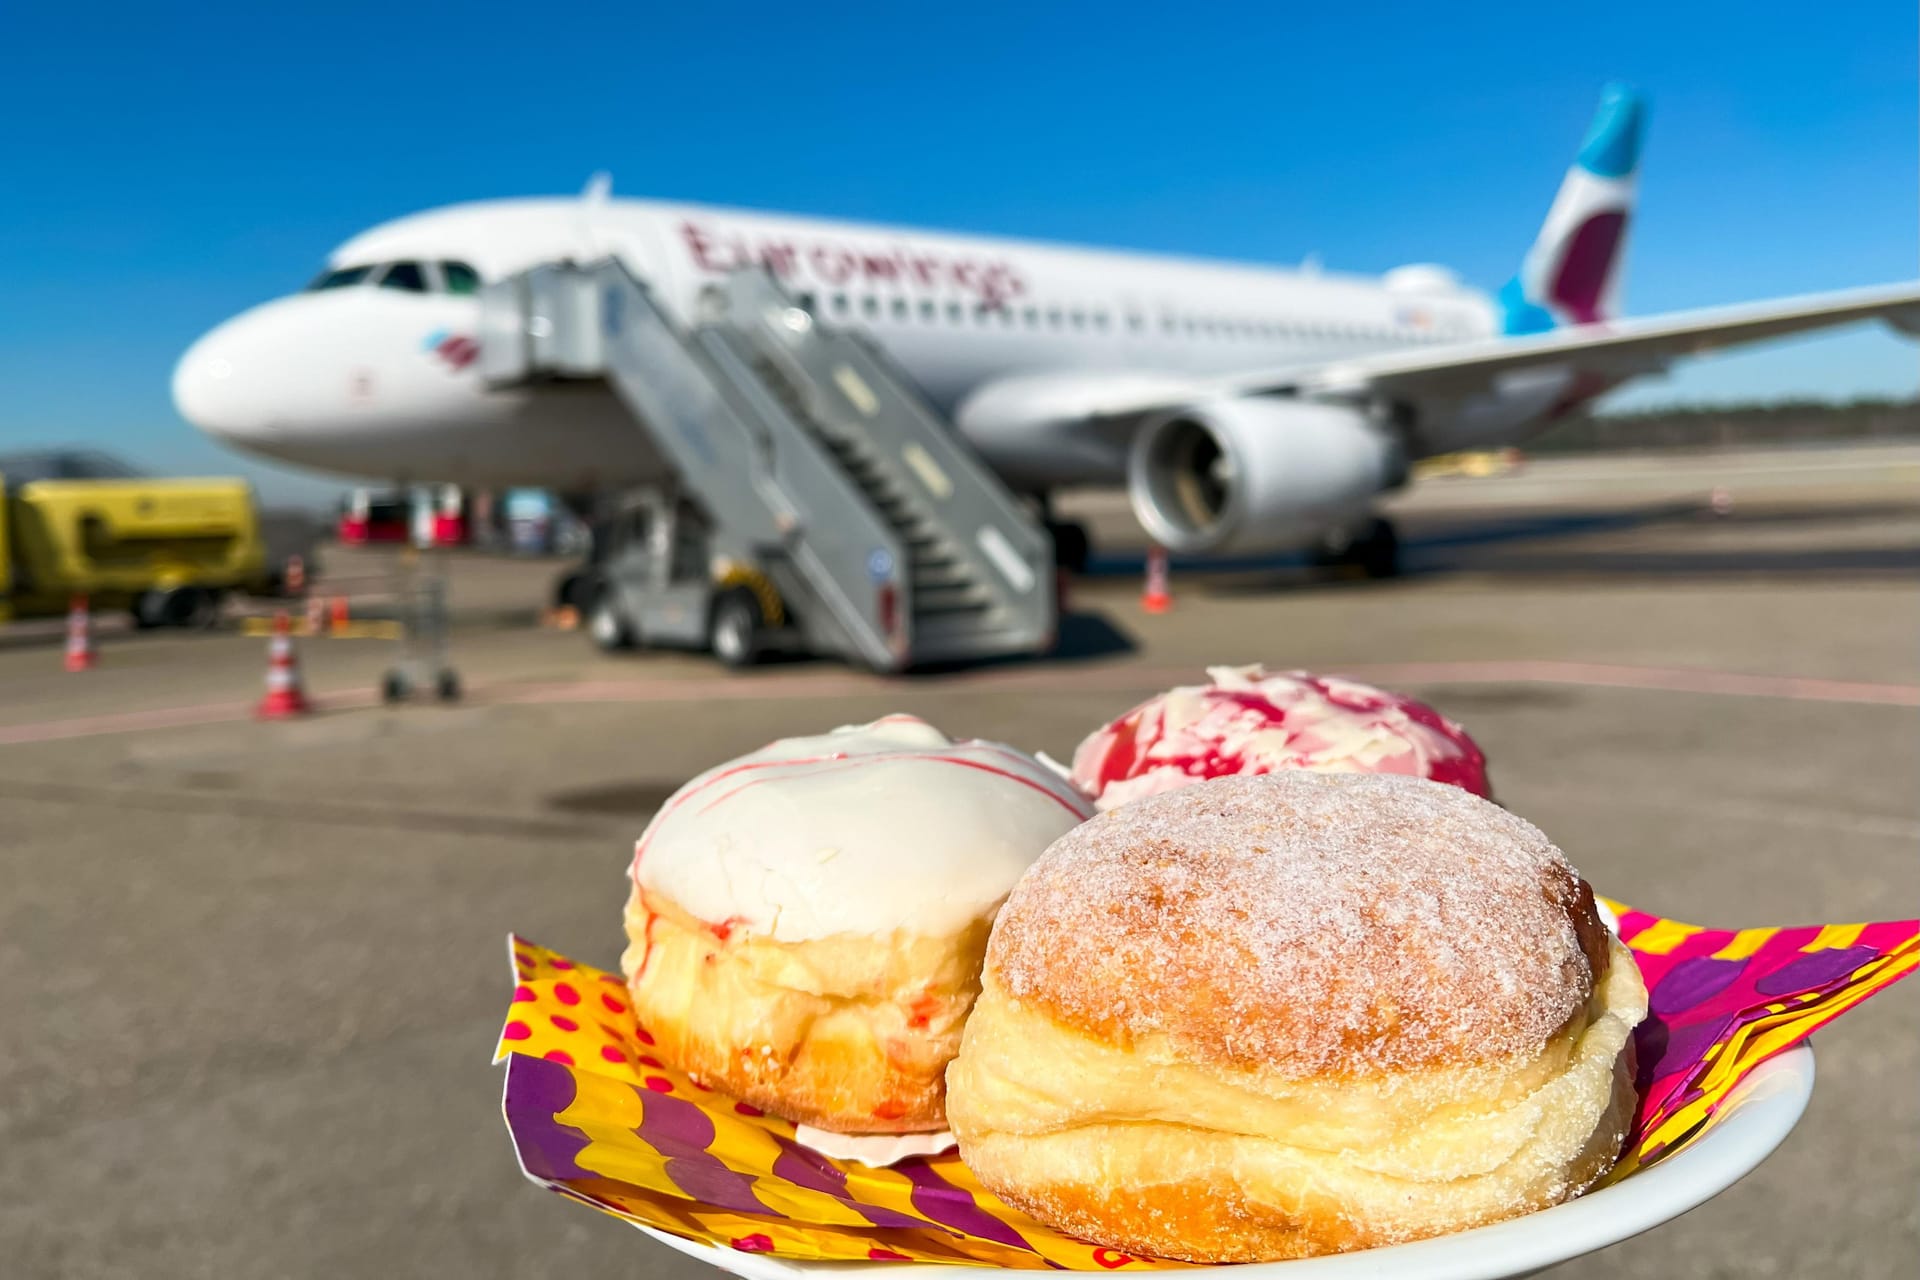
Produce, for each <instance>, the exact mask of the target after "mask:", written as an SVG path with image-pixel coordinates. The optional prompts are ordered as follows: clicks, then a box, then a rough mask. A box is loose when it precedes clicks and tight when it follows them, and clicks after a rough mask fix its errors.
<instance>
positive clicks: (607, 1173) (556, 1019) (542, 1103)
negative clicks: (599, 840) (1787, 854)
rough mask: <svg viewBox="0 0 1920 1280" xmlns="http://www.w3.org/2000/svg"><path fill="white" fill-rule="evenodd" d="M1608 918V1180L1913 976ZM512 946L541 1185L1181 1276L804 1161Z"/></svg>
mask: <svg viewBox="0 0 1920 1280" xmlns="http://www.w3.org/2000/svg"><path fill="white" fill-rule="evenodd" d="M1609 905H1611V906H1613V908H1614V912H1615V915H1616V916H1617V917H1618V918H1619V920H1620V935H1621V938H1622V939H1623V940H1624V941H1625V942H1626V943H1627V945H1628V946H1629V947H1630V948H1632V949H1633V951H1634V954H1635V958H1636V959H1637V960H1638V961H1639V963H1640V967H1641V971H1642V973H1643V974H1644V975H1645V977H1646V980H1647V987H1648V990H1649V992H1650V995H1651V1005H1652V1014H1651V1016H1650V1017H1649V1018H1648V1021H1647V1022H1646V1023H1645V1024H1644V1025H1643V1026H1642V1027H1641V1028H1640V1029H1639V1031H1638V1032H1637V1033H1636V1047H1637V1049H1638V1053H1639V1079H1638V1085H1639V1089H1640V1095H1641V1098H1640V1109H1639V1112H1638V1114H1637V1115H1636V1117H1635V1122H1634V1127H1633V1130H1632V1132H1631V1133H1630V1134H1629V1136H1628V1141H1627V1149H1626V1151H1625V1152H1624V1153H1623V1155H1622V1158H1621V1161H1620V1165H1619V1168H1618V1169H1617V1171H1616V1174H1615V1176H1616V1177H1630V1176H1632V1175H1633V1174H1634V1173H1635V1172H1637V1171H1639V1170H1641V1169H1644V1168H1646V1167H1647V1166H1648V1165H1650V1164H1653V1163H1655V1162H1656V1161H1658V1160H1661V1159H1664V1158H1665V1157H1667V1156H1669V1155H1671V1154H1673V1153H1674V1152H1675V1151H1678V1150H1681V1149H1682V1148H1684V1147H1685V1146H1686V1145H1687V1144H1689V1143H1690V1142H1692V1141H1694V1140H1695V1139H1697V1138H1698V1137H1699V1136H1700V1135H1701V1134H1702V1133H1705V1132H1706V1131H1707V1130H1708V1129H1710V1128H1711V1127H1712V1125H1713V1124H1714V1117H1715V1114H1716V1111H1717V1108H1718V1107H1719V1104H1720V1103H1721V1102H1722V1101H1724V1099H1725V1098H1726V1097H1727V1095H1728V1094H1729V1093H1730V1092H1731V1091H1732V1090H1733V1088H1734V1086H1735V1085H1737V1084H1738V1083H1739V1082H1740V1081H1741V1080H1742V1079H1743V1078H1745V1076H1746V1075H1747V1073H1748V1072H1750V1071H1752V1070H1753V1068H1754V1067H1756V1066H1758V1065H1759V1064H1760V1063H1761V1062H1763V1061H1765V1060H1766V1059H1767V1058H1769V1057H1771V1056H1772V1055H1773V1054H1775V1053H1778V1052H1780V1051H1781V1050H1783V1049H1786V1048H1788V1047H1790V1046H1792V1045H1793V1044H1796V1043H1798V1042H1799V1041H1800V1040H1801V1039H1803V1038H1804V1037H1805V1036H1806V1035H1808V1034H1809V1033H1810V1032H1812V1031H1813V1030H1814V1029H1815V1028H1817V1027H1819V1026H1821V1025H1823V1024H1824V1023H1826V1022H1827V1021H1829V1020H1831V1019H1832V1018H1834V1017H1837V1016H1838V1015H1839V1014H1840V1013H1842V1012H1844V1011H1845V1010H1846V1009H1848V1008H1850V1007H1852V1006H1853V1005H1855V1004H1857V1003H1859V1002H1860V1001H1861V1000H1863V999H1865V998H1866V997H1867V996H1869V995H1871V994H1872V993H1873V992H1875V991H1877V990H1879V989H1881V988H1882V987H1885V986H1887V985H1888V984H1889V983H1892V982H1893V981H1895V980H1897V979H1898V978H1901V977H1903V976H1905V975H1906V974H1907V973H1909V972H1911V971H1912V970H1913V969H1914V967H1915V966H1916V965H1917V964H1920V921H1912V920H1908V921H1898V922H1892V923H1886V924H1866V925H1828V926H1823V927H1808V928H1799V929H1743V930H1738V931H1729V930H1707V929H1700V928H1697V927H1695V926H1693V925H1684V924H1679V923H1677V922H1675V921H1670V920H1662V919H1659V918H1658V917H1655V916H1650V915H1647V914H1645V913H1644V912H1638V911H1634V910H1632V909H1631V908H1628V907H1625V906H1620V905H1618V904H1609ZM511 944H512V951H513V965H514V972H515V977H516V985H515V986H514V990H513V1002H512V1006H511V1008H510V1010H509V1012H508V1014H507V1021H506V1025H505V1027H504V1028H503V1029H502V1032H501V1037H500V1042H499V1047H498V1050H497V1052H496V1056H495V1060H496V1061H505V1062H506V1063H507V1078H506V1097H505V1102H504V1109H505V1112H506V1120H507V1128H508V1131H509V1133H510V1134H511V1135H512V1138H513V1144H514V1149H515V1152H516V1153H517V1155H518V1156H519V1159H520V1165H521V1168H522V1169H524V1170H525V1171H526V1174H527V1176H528V1177H529V1178H531V1179H532V1180H533V1181H535V1182H537V1183H539V1184H541V1185H542V1186H545V1187H548V1188H550V1189H552V1190H554V1191H557V1192H559V1193H560V1194H561V1195H564V1196H567V1197H569V1198H571V1199H574V1200H579V1201H581V1202H583V1203H585V1204H589V1205H592V1206H593V1207H594V1208H597V1209H600V1210H602V1211H603V1212H606V1213H610V1214H612V1215H614V1216H615V1217H618V1218H623V1219H625V1220H627V1221H629V1222H633V1223H639V1224H642V1225H645V1226H648V1227H652V1228H654V1229H656V1230H659V1231H664V1232H668V1233H670V1234H673V1235H677V1236H681V1237H684V1238H687V1239H690V1240H697V1241H703V1242H706V1243H708V1244H713V1245H718V1246H720V1247H723V1248H731V1249H738V1250H742V1251H746V1252H754V1253H767V1254H772V1255H775V1256H778V1257H784V1258H791V1259H795V1260H811V1261H860V1262H874V1263H885V1262H894V1261H913V1262H936V1263H952V1264H957V1265H962V1266H980V1267H1003V1268H1017V1269H1022V1270H1068V1271H1139V1270H1158V1269H1168V1268H1176V1267H1182V1266H1184V1264H1181V1263H1175V1262H1167V1261H1163V1260H1158V1259H1150V1258H1135V1257H1131V1256H1129V1255H1127V1254H1124V1253H1119V1252H1116V1251H1114V1250H1112V1249H1103V1248H1100V1247H1097V1246H1095V1245H1092V1244H1088V1243H1086V1242H1084V1241H1081V1240H1076V1239H1074V1238H1072V1237H1070V1236H1065V1235H1062V1234H1060V1233H1059V1232H1056V1231H1053V1230H1051V1229H1049V1228H1047V1227H1045V1226H1042V1225H1041V1224H1040V1223H1038V1222H1035V1221H1034V1220H1033V1219H1032V1218H1029V1217H1027V1216H1026V1215H1025V1214H1023V1213H1021V1212H1019V1211H1018V1210H1016V1209H1014V1208H1012V1207H1011V1206H1009V1205H1007V1204H1005V1203H1004V1202H1002V1201H1000V1200H999V1199H997V1198H996V1197H994V1196H993V1195H991V1194H990V1193H988V1192H987V1191H986V1190H985V1189H983V1188H982V1187H981V1186H980V1184H979V1183H977V1182H976V1181H974V1179H973V1176H972V1175H971V1174H970V1173H968V1172H967V1168H966V1166H965V1165H964V1164H962V1163H961V1162H960V1159H959V1157H958V1156H957V1155H954V1154H947V1155H943V1156H932V1157H924V1158H923V1157H913V1158H910V1159H908V1160H905V1161H903V1162H901V1163H900V1164H898V1165H895V1166H893V1167H892V1168H887V1169H871V1168H867V1167H866V1166H864V1165H860V1164H856V1163H852V1162H849V1161H839V1160H834V1159H830V1158H828V1157H826V1156H823V1155H821V1154H819V1153H817V1152H815V1151H812V1150H810V1149H809V1148H807V1147H805V1146H802V1145H801V1144H800V1143H798V1142H796V1141H795V1140H794V1127H793V1125H792V1124H790V1123H788V1122H787V1121H785V1120H781V1119H779V1118H778V1117H776V1116H769V1115H765V1114H763V1113H762V1112H760V1111H759V1110H758V1109H757V1108H755V1107H752V1106H750V1105H748V1104H747V1103H744V1102H737V1101H735V1100H733V1099H731V1098H728V1097H726V1096H725V1095H723V1094H720V1093H716V1092H713V1091H712V1090H709V1089H707V1088H705V1087H703V1086H701V1085H699V1084H696V1083H695V1082H694V1081H693V1080H691V1079H690V1078H688V1076H687V1075H686V1074H685V1073H683V1072H681V1071H679V1070H676V1069H675V1068H674V1066H673V1065H672V1064H671V1063H669V1062H666V1061H664V1060H663V1059H662V1058H661V1057H660V1056H659V1055H658V1054H657V1053H656V1052H655V1051H654V1043H653V1037H652V1036H651V1035H650V1034H649V1033H648V1031H647V1029H646V1028H645V1027H643V1026H641V1025H640V1024H639V1023H638V1022H637V1021H636V1020H635V1018H634V1014H633V1009H632V1006H631V1003H630V1002H629V1000H628V997H627V990H626V985H625V983H624V982H623V981H622V980H621V978H620V976H619V975H618V974H612V973H605V972H602V971H600V970H598V969H592V968H589V967H587V966H585V965H580V964H575V963H574V962H573V961H571V960H569V959H567V958H566V957H565V956H563V955H560V954H559V953H557V952H553V951H548V950H545V949H543V948H541V947H538V946H535V945H533V944H532V943H530V942H526V941H524V940H522V939H519V938H514V939H512V940H511Z"/></svg>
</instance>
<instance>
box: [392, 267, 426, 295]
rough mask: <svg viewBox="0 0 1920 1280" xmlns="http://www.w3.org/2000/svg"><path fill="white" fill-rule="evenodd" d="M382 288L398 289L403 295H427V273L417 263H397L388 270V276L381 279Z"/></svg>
mask: <svg viewBox="0 0 1920 1280" xmlns="http://www.w3.org/2000/svg"><path fill="white" fill-rule="evenodd" d="M380 287H381V288H382V289H398V290H400V291H401V292H403V293H425V292H426V291H427V273H426V272H424V271H422V270H421V269H420V264H419V263H417V262H396V263H394V264H393V265H392V266H390V267H388V268H387V274H385V275H383V276H381V277H380Z"/></svg>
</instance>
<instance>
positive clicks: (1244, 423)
mask: <svg viewBox="0 0 1920 1280" xmlns="http://www.w3.org/2000/svg"><path fill="white" fill-rule="evenodd" d="M1406 469H1407V466H1406V458H1405V454H1404V451H1403V450H1402V449H1401V447H1400V444H1399V442H1398V441H1397V440H1395V439H1394V438H1393V437H1392V436H1391V435H1390V434H1389V433H1388V432H1386V431H1384V430H1382V429H1381V428H1379V427H1377V426H1375V425H1374V424H1373V423H1372V422H1371V421H1370V420H1369V419H1368V418H1367V416H1366V415H1365V414H1364V413H1361V412H1360V411H1358V410H1355V409H1352V408H1348V407H1345V406H1341V405H1330V404H1314V403H1311V402H1307V401H1300V400H1281V399H1230V400H1218V401H1211V402H1208V403H1204V404H1197V405H1192V406H1189V407H1187V408H1184V409H1180V410H1178V411H1176V412H1174V413H1171V414H1168V415H1166V416H1165V417H1161V418H1156V419H1153V420H1151V421H1149V422H1147V423H1146V424H1145V425H1144V426H1143V427H1142V428H1141V430H1140V433H1139V435H1137V436H1136V437H1135V438H1134V442H1133V451H1132V454H1131V455H1130V457H1129V460H1128V469H1127V488H1128V493H1129V496H1130V497H1131V499H1132V501H1133V511H1134V515H1135V516H1136V517H1137V518H1138V519H1139V521H1140V524H1141V526H1142V527H1143V528H1145V529H1146V531H1147V532H1148V533H1149V534H1151V535H1152V536H1153V537H1154V539H1155V540H1157V541H1158V542H1160V543H1161V544H1162V545H1163V546H1165V547H1166V548H1167V549H1168V550H1171V551H1179V552H1186V553H1194V552H1205V551H1271V550H1278V549H1281V548H1290V547H1300V546H1305V545H1307V544H1308V543H1310V542H1313V541H1315V540H1316V539H1318V538H1320V537H1322V536H1323V535H1325V534H1326V533H1327V531H1328V530H1330V529H1334V528H1338V527H1339V526H1341V525H1343V524H1349V523H1352V522H1353V521H1354V520H1356V519H1357V518H1359V517H1360V516H1361V515H1362V514H1363V513H1364V512H1365V511H1366V509H1367V506H1368V503H1369V502H1370V501H1371V500H1372V499H1373V497H1374V496H1375V495H1376V494H1378V493H1380V492H1381V491H1382V490H1384V489H1391V488H1394V487H1396V486H1398V485H1400V484H1401V483H1403V482H1404V481H1405V479H1406Z"/></svg>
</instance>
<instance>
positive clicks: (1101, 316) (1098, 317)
mask: <svg viewBox="0 0 1920 1280" xmlns="http://www.w3.org/2000/svg"><path fill="white" fill-rule="evenodd" d="M1093 327H1094V328H1096V329H1098V330H1099V331H1100V332H1102V333H1105V332H1106V331H1107V313H1106V312H1104V311H1096V312H1094V313H1093Z"/></svg>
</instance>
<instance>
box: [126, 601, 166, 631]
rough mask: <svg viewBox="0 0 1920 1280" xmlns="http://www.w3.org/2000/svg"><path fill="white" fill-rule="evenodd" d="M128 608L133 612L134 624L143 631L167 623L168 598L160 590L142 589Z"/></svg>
mask: <svg viewBox="0 0 1920 1280" xmlns="http://www.w3.org/2000/svg"><path fill="white" fill-rule="evenodd" d="M128 608H129V609H130V611H131V612H132V613H133V625H134V626H136V627H138V628H139V629H140V630H142V631H151V630H152V629H153V628H155V627H159V626H165V625H166V621H167V600H166V597H165V596H163V595H162V594H160V593H159V592H158V591H142V592H141V593H140V594H139V595H137V596H135V597H134V598H133V603H132V604H131V605H129V606H128Z"/></svg>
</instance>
